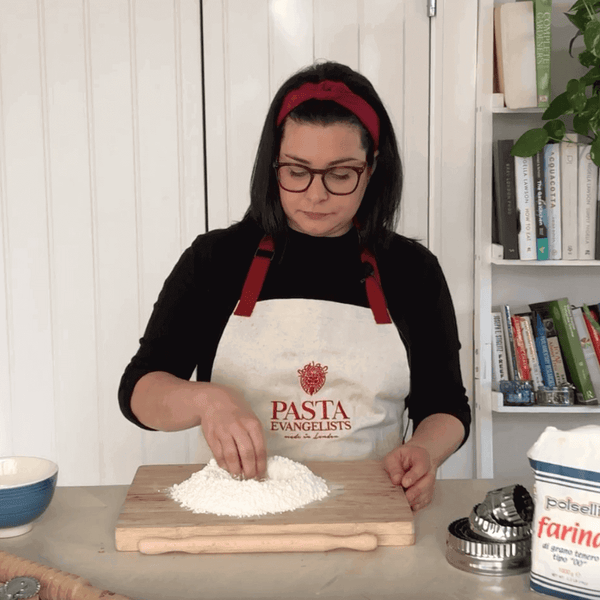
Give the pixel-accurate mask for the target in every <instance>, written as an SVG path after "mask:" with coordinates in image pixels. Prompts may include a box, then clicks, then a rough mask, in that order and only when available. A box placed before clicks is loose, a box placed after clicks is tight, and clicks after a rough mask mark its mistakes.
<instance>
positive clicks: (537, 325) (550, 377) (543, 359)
mask: <svg viewBox="0 0 600 600" xmlns="http://www.w3.org/2000/svg"><path fill="white" fill-rule="evenodd" d="M531 327H532V329H533V336H534V338H535V346H536V348H537V353H538V358H539V361H540V367H541V369H542V377H543V378H544V385H545V386H546V387H549V388H553V387H556V378H555V377H554V367H553V366H552V356H551V355H550V347H549V346H548V336H547V335H546V326H545V325H544V322H543V321H542V315H541V314H540V313H539V312H538V311H535V310H534V311H532V312H531Z"/></svg>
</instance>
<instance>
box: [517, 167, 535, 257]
mask: <svg viewBox="0 0 600 600" xmlns="http://www.w3.org/2000/svg"><path fill="white" fill-rule="evenodd" d="M514 159H515V181H516V186H517V194H516V195H517V209H518V211H519V257H520V259H521V260H535V259H536V258H537V249H536V236H535V194H534V189H533V159H532V157H531V156H515V157H514Z"/></svg>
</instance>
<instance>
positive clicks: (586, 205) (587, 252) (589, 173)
mask: <svg viewBox="0 0 600 600" xmlns="http://www.w3.org/2000/svg"><path fill="white" fill-rule="evenodd" d="M590 148H591V144H582V145H581V146H580V147H579V194H578V203H577V221H578V226H577V238H578V242H579V243H578V252H577V256H578V258H579V259H580V260H592V259H593V258H594V256H595V254H596V204H597V201H598V199H597V194H598V167H597V166H596V165H595V163H594V162H592V157H591V155H590Z"/></svg>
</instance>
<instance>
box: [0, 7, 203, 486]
mask: <svg viewBox="0 0 600 600" xmlns="http://www.w3.org/2000/svg"><path fill="white" fill-rule="evenodd" d="M199 14H200V13H199V5H198V2H197V0H172V1H168V2H167V1H165V0H83V1H82V0H18V1H17V0H0V210H1V212H0V217H1V229H0V231H1V235H2V244H1V246H0V248H1V252H2V260H0V286H1V287H0V311H1V318H0V415H1V416H2V419H1V421H0V455H11V454H16V455H36V456H43V457H47V458H50V459H52V460H55V461H56V462H58V464H59V466H60V475H59V484H60V485H73V484H83V485H85V484H97V483H126V482H129V481H131V479H132V477H133V474H134V472H135V469H136V468H137V467H138V466H139V465H140V464H141V463H143V462H154V463H161V462H185V461H186V460H187V459H188V458H189V456H190V448H191V445H193V433H192V432H184V433H168V434H167V433H164V434H163V433H158V434H147V433H144V432H142V431H141V430H140V429H138V428H137V427H135V426H134V425H132V424H130V423H129V422H127V421H126V420H125V419H124V418H123V417H122V415H121V413H120V411H119V409H118V404H117V387H118V383H119V379H120V376H121V373H122V372H123V369H124V367H125V365H126V364H127V362H128V361H129V359H130V358H131V356H132V355H133V353H134V352H135V351H136V349H137V344H138V339H139V337H140V336H141V334H142V332H143V328H144V326H145V323H146V321H147V319H148V317H149V315H150V311H151V309H152V304H153V302H154V301H155V299H156V296H157V294H158V292H159V290H160V288H161V286H162V283H163V281H164V279H165V277H166V276H167V274H168V273H169V271H170V270H171V268H172V267H173V265H174V263H175V261H176V260H177V258H178V257H179V255H180V254H181V252H182V250H183V249H184V248H185V247H186V246H187V245H189V243H190V242H191V241H192V239H193V238H194V237H195V236H196V235H197V234H198V233H201V232H203V231H204V230H205V205H204V180H203V155H202V136H203V132H202V103H201V99H202V83H201V82H202V78H201V60H200V57H201V52H200V17H199Z"/></svg>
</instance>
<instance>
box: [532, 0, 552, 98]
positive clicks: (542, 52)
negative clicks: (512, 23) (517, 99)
mask: <svg viewBox="0 0 600 600" xmlns="http://www.w3.org/2000/svg"><path fill="white" fill-rule="evenodd" d="M533 14H534V19H535V71H536V89H537V105H538V107H539V108H547V107H548V106H550V55H551V53H552V0H533Z"/></svg>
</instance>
